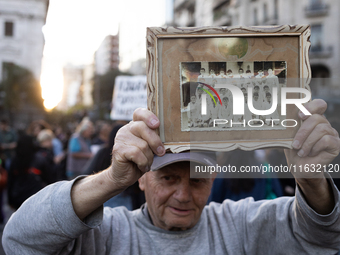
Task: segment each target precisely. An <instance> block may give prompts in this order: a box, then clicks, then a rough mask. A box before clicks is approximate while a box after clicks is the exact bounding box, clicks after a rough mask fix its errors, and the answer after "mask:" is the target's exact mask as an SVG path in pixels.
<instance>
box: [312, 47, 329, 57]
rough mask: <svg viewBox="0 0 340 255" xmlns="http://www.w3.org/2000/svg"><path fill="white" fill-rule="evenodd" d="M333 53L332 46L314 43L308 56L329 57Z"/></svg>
mask: <svg viewBox="0 0 340 255" xmlns="http://www.w3.org/2000/svg"><path fill="white" fill-rule="evenodd" d="M332 55H333V47H332V46H327V47H326V46H323V45H315V46H312V47H311V48H310V51H309V57H310V58H330V57H332Z"/></svg>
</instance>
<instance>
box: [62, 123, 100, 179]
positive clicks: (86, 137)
mask: <svg viewBox="0 0 340 255" xmlns="http://www.w3.org/2000/svg"><path fill="white" fill-rule="evenodd" d="M92 134H93V123H92V121H91V120H90V119H89V118H88V117H85V118H84V119H83V120H82V121H81V122H80V123H79V125H78V126H77V128H76V132H75V133H74V134H73V135H72V136H71V138H70V141H69V145H68V152H67V169H66V171H67V177H68V178H69V179H73V178H74V177H77V176H78V175H80V174H83V173H84V167H85V165H86V163H87V162H88V160H89V159H90V158H91V157H92V156H93V155H92V152H91V137H92Z"/></svg>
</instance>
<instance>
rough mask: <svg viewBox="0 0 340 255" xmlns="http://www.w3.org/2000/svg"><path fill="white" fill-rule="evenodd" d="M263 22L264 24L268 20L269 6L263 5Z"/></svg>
mask: <svg viewBox="0 0 340 255" xmlns="http://www.w3.org/2000/svg"><path fill="white" fill-rule="evenodd" d="M263 20H264V22H266V21H267V20H268V10H267V4H263Z"/></svg>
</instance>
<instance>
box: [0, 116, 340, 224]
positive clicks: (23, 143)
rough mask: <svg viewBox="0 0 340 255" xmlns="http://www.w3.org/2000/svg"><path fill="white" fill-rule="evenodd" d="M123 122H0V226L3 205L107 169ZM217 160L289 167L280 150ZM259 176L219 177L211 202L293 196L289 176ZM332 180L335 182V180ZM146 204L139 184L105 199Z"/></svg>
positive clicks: (130, 205) (131, 205)
mask: <svg viewBox="0 0 340 255" xmlns="http://www.w3.org/2000/svg"><path fill="white" fill-rule="evenodd" d="M126 123H127V122H124V121H118V122H107V121H98V122H95V123H93V122H92V121H91V120H90V119H89V118H88V117H84V118H83V119H82V120H81V121H80V122H79V123H77V124H76V125H74V127H73V125H70V127H72V128H70V127H67V129H66V128H63V127H61V126H53V125H50V124H49V123H47V122H46V121H44V120H36V121H33V122H32V123H31V124H30V125H29V126H28V127H27V129H26V130H14V129H13V128H12V127H11V126H10V124H9V122H8V121H7V120H6V119H3V120H1V121H0V223H3V221H4V219H5V217H4V214H3V209H2V207H3V201H6V202H7V203H8V205H9V206H10V207H11V208H12V209H13V210H16V209H18V208H19V207H20V206H21V204H22V203H23V202H24V201H25V200H26V199H27V198H29V197H30V196H31V195H33V194H35V193H36V192H38V191H39V190H40V189H42V188H44V187H45V186H46V185H49V184H51V183H54V182H57V181H62V180H70V179H73V178H75V177H77V176H79V175H89V174H94V173H97V172H99V171H101V170H104V169H106V168H108V167H109V166H110V164H111V151H112V147H113V145H114V139H115V136H116V134H117V132H118V130H119V129H120V128H121V127H122V126H123V125H125V124H126ZM333 125H334V124H333ZM335 126H336V125H335ZM338 126H339V127H340V125H338ZM217 162H218V164H219V165H229V164H230V165H232V166H236V167H240V166H247V165H249V166H252V165H260V164H261V165H269V164H270V165H272V166H276V165H277V166H279V165H286V164H287V163H286V161H285V156H284V152H283V150H282V149H266V150H256V151H251V152H246V151H240V150H235V151H232V152H223V153H217ZM219 177H220V178H219ZM243 177H244V176H243ZM263 177H264V176H260V175H251V174H250V175H248V176H247V178H239V177H233V178H230V176H229V177H228V176H223V175H222V174H221V175H218V178H216V180H215V182H214V186H213V189H212V192H211V195H210V199H209V202H210V201H216V202H222V201H223V200H224V199H227V198H229V199H232V200H235V201H236V200H239V199H242V198H245V197H249V196H252V197H254V199H255V200H261V199H273V198H276V197H279V196H283V195H285V196H293V195H294V194H295V181H294V179H293V178H292V176H288V178H287V176H280V175H275V174H274V175H273V174H272V175H270V176H269V175H268V176H266V178H263ZM335 182H336V184H337V180H336V181H335ZM5 196H7V197H6V199H4V198H5ZM144 202H145V198H144V194H143V192H141V190H140V189H139V186H138V183H135V184H134V185H132V186H131V187H129V188H128V189H127V190H125V191H124V192H123V193H121V194H119V195H118V196H115V197H114V198H112V199H110V200H109V201H107V202H106V203H105V206H110V207H116V206H125V207H126V208H128V209H129V210H134V209H137V208H139V207H140V206H141V205H142V204H143V203H144Z"/></svg>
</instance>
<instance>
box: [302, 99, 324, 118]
mask: <svg viewBox="0 0 340 255" xmlns="http://www.w3.org/2000/svg"><path fill="white" fill-rule="evenodd" d="M303 106H304V107H305V108H306V109H307V110H308V111H309V112H310V113H311V114H312V115H313V114H319V115H323V114H324V113H325V111H326V109H327V103H326V102H325V101H324V100H322V99H314V100H313V101H311V102H308V103H306V104H304V105H303ZM299 117H300V118H301V119H302V120H306V119H307V118H308V117H311V115H304V114H303V113H302V112H301V111H299Z"/></svg>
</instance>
